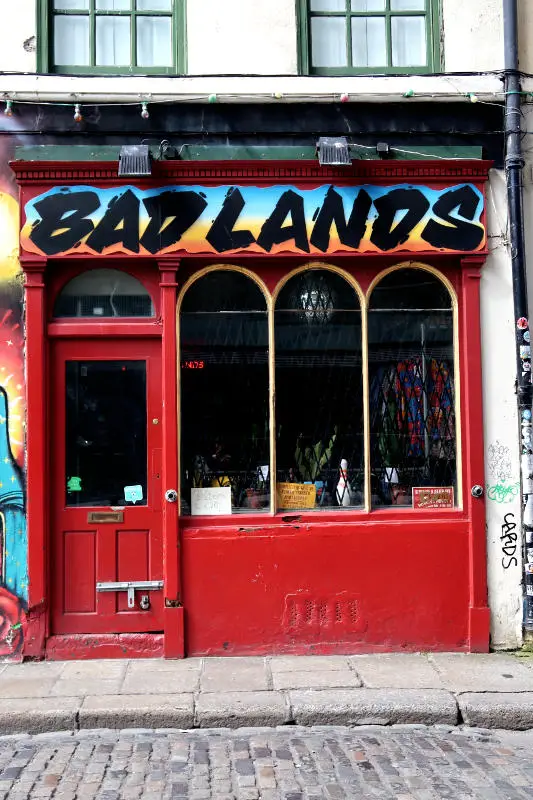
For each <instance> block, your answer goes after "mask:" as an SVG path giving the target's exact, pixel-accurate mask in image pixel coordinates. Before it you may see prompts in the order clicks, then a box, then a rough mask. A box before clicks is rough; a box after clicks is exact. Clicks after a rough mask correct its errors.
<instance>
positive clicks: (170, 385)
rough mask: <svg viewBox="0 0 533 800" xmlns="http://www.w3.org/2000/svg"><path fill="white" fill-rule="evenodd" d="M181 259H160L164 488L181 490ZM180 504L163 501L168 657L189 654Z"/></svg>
mask: <svg viewBox="0 0 533 800" xmlns="http://www.w3.org/2000/svg"><path fill="white" fill-rule="evenodd" d="M179 264H180V261H179V259H173V260H170V261H167V260H165V261H160V262H159V271H160V284H159V285H160V288H161V316H162V321H163V341H162V359H163V360H162V374H163V491H167V490H168V489H175V490H176V492H179V483H178V481H179V476H178V425H177V414H176V409H177V401H178V400H177V343H176V289H177V286H178V284H177V282H176V273H177V271H178V269H179ZM178 522H179V519H178V503H177V502H176V503H169V502H167V501H166V500H164V501H163V570H164V579H165V586H164V592H165V612H164V613H165V643H164V656H165V658H183V657H184V655H185V647H184V630H183V607H182V599H181V575H180V567H181V554H180V540H179V530H178Z"/></svg>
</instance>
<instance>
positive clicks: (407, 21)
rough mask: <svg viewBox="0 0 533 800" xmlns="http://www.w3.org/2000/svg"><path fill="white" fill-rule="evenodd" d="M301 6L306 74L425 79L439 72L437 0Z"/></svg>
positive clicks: (320, 0)
mask: <svg viewBox="0 0 533 800" xmlns="http://www.w3.org/2000/svg"><path fill="white" fill-rule="evenodd" d="M301 2H302V15H301V22H302V26H303V31H302V36H301V41H302V46H303V49H302V54H301V55H302V66H303V70H304V71H305V72H311V73H314V74H329V75H346V74H357V73H376V72H389V73H402V72H404V73H421V72H430V71H431V70H433V69H434V67H435V63H436V61H437V58H436V53H435V48H436V45H437V43H438V36H437V35H435V26H436V21H437V9H436V0H301ZM437 33H438V31H437Z"/></svg>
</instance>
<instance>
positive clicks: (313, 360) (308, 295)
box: [11, 160, 490, 659]
mask: <svg viewBox="0 0 533 800" xmlns="http://www.w3.org/2000/svg"><path fill="white" fill-rule="evenodd" d="M11 166H12V168H13V170H14V172H15V175H16V178H17V181H18V184H19V186H20V192H21V197H20V199H21V237H20V246H21V264H22V267H23V270H24V273H25V321H26V383H27V430H26V433H27V440H26V457H27V460H26V464H27V524H28V540H29V563H28V568H29V600H28V613H27V624H28V629H27V633H26V637H25V644H24V654H25V655H26V656H34V657H43V656H44V657H47V658H52V659H53V658H91V657H99V658H101V657H123V656H128V657H135V656H161V657H166V658H180V657H183V656H187V655H246V654H269V653H296V654H298V653H301V654H304V653H361V652H381V651H400V650H403V651H416V650H433V651H436V650H442V651H444V650H447V651H451V650H456V651H478V652H483V651H486V650H487V649H488V643H489V608H488V604H487V585H486V545H485V508H484V499H483V493H482V487H483V423H482V416H483V414H482V401H481V360H480V348H481V336H480V310H479V288H480V277H481V270H482V267H483V262H484V259H485V257H486V253H487V250H486V246H487V237H486V226H485V196H484V186H485V181H486V180H487V172H488V168H489V166H490V163H489V162H486V161H481V160H472V161H469V160H460V161H453V160H449V161H444V160H441V161H438V162H437V161H424V162H416V161H404V162H388V161H360V162H355V163H354V165H353V166H351V167H348V168H337V167H321V166H319V165H318V164H317V163H316V162H308V161H299V162H292V161H286V162H253V161H248V162H235V161H234V162H209V163H208V162H180V161H168V162H154V164H153V168H152V174H151V175H150V176H147V177H136V178H124V177H121V178H119V177H118V176H117V164H116V162H101V163H96V162H93V163H89V164H88V163H87V162H84V163H82V162H79V163H73V162H68V163H67V162H23V161H15V162H13V163H12V165H11Z"/></svg>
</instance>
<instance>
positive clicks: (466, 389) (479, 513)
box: [460, 257, 490, 653]
mask: <svg viewBox="0 0 533 800" xmlns="http://www.w3.org/2000/svg"><path fill="white" fill-rule="evenodd" d="M483 261H484V259H483V258H481V257H471V258H464V259H462V262H461V264H462V286H463V292H462V302H461V307H460V312H461V313H460V333H461V341H462V352H461V355H462V359H461V363H462V370H461V381H462V386H463V392H462V394H463V402H462V418H463V419H464V425H463V465H464V467H463V469H464V472H463V493H464V499H463V503H464V508H465V510H466V511H467V513H468V517H469V519H470V521H471V524H470V528H469V536H470V541H469V560H470V564H469V583H470V587H469V595H470V609H469V636H468V638H469V642H468V644H469V649H470V650H471V651H472V652H485V653H486V652H487V651H488V647H489V632H490V610H489V608H488V599H487V543H486V530H485V497H484V495H483V496H482V497H480V498H476V497H473V496H472V487H473V486H475V485H476V484H479V485H480V486H482V487H483V488H485V487H484V452H483V403H482V373H481V316H480V278H481V266H482V264H483Z"/></svg>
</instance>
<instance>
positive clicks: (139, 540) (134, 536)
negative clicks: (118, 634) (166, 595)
mask: <svg viewBox="0 0 533 800" xmlns="http://www.w3.org/2000/svg"><path fill="white" fill-rule="evenodd" d="M149 537H150V533H149V531H127V530H118V531H117V580H119V581H148V580H150V573H149V565H150V560H149V553H150V551H149V545H150V541H149ZM149 594H150V595H151V593H149ZM140 596H141V593H140V592H135V604H136V608H137V606H138V603H139V599H140ZM116 597H117V611H129V612H130V613H131V611H132V609H131V608H128V596H127V594H126V592H117V595H116Z"/></svg>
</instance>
